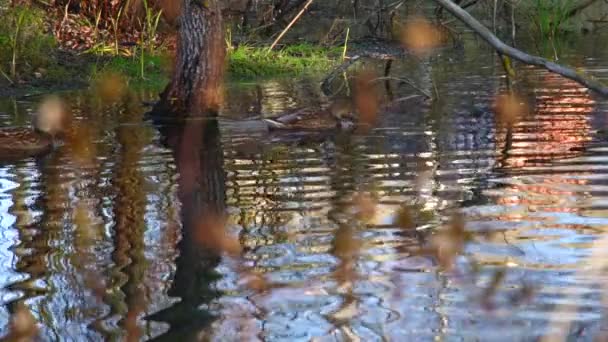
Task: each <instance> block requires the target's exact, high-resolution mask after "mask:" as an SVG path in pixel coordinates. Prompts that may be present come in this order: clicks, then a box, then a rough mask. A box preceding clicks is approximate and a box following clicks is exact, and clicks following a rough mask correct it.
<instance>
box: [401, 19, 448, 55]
mask: <svg viewBox="0 0 608 342" xmlns="http://www.w3.org/2000/svg"><path fill="white" fill-rule="evenodd" d="M442 41H443V35H442V33H441V31H440V30H439V29H438V28H437V27H436V26H435V25H433V24H432V23H430V22H429V21H428V20H426V19H425V18H421V17H410V18H409V19H408V20H407V23H406V24H405V25H404V27H403V31H402V34H401V42H402V43H403V45H405V47H406V48H408V49H410V50H412V51H413V52H414V53H416V54H422V53H425V52H427V51H428V50H430V49H433V48H435V47H437V46H439V45H441V43H442Z"/></svg>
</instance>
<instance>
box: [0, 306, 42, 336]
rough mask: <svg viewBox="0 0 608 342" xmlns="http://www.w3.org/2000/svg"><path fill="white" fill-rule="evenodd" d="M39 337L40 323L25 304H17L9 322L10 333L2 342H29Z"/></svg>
mask: <svg viewBox="0 0 608 342" xmlns="http://www.w3.org/2000/svg"><path fill="white" fill-rule="evenodd" d="M37 335H38V323H37V322H36V318H35V317H34V315H32V313H31V312H30V310H29V309H28V308H27V306H25V304H23V303H19V304H17V308H16V310H15V312H14V313H13V314H12V316H11V318H10V321H9V332H8V334H7V335H6V336H4V337H3V338H2V341H14V342H29V341H33V340H34V339H35V338H36V336H37Z"/></svg>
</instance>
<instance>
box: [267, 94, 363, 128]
mask: <svg viewBox="0 0 608 342" xmlns="http://www.w3.org/2000/svg"><path fill="white" fill-rule="evenodd" d="M264 121H265V122H266V124H267V125H268V128H269V129H270V130H287V131H325V130H351V129H353V128H354V127H355V125H356V116H355V115H354V110H353V108H352V105H351V104H350V102H348V101H335V102H333V103H332V104H331V105H329V106H325V107H321V108H310V107H309V108H303V109H300V110H297V111H295V112H291V113H286V114H281V115H278V116H275V117H271V118H265V119H264Z"/></svg>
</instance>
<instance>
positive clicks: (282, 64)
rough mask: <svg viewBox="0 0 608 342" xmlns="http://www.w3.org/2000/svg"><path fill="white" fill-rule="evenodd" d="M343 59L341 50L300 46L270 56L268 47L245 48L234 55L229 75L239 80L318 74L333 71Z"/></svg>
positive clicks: (338, 48)
mask: <svg viewBox="0 0 608 342" xmlns="http://www.w3.org/2000/svg"><path fill="white" fill-rule="evenodd" d="M340 56H341V51H340V47H336V48H323V47H318V46H314V45H310V44H298V45H290V46H286V47H284V48H283V49H278V50H273V51H270V52H268V49H267V48H265V47H254V46H242V45H241V46H239V47H238V48H236V49H233V50H231V51H230V53H229V61H228V63H229V67H228V71H229V76H230V77H231V78H236V79H248V78H256V77H271V76H293V75H300V74H304V73H305V74H315V73H322V72H325V71H328V70H329V69H331V67H332V66H334V65H336V64H337V62H338V61H339V60H340Z"/></svg>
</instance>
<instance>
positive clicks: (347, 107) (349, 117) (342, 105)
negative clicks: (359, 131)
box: [329, 99, 357, 129]
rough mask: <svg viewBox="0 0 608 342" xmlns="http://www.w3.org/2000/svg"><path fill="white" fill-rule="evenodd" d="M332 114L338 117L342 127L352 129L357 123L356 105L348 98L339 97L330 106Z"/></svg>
mask: <svg viewBox="0 0 608 342" xmlns="http://www.w3.org/2000/svg"><path fill="white" fill-rule="evenodd" d="M329 109H330V111H331V114H332V115H333V116H334V118H336V121H337V122H338V125H339V126H340V128H342V129H352V128H354V127H355V125H356V124H357V115H356V114H355V113H356V111H355V110H354V106H353V104H352V102H351V101H349V100H348V99H338V100H336V101H334V102H332V104H331V106H330V107H329Z"/></svg>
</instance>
